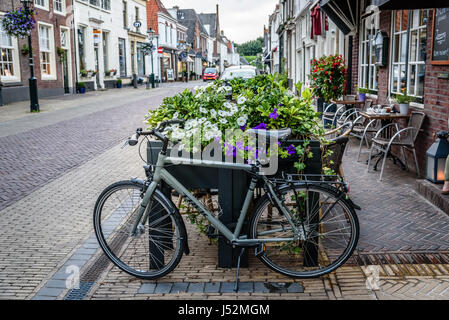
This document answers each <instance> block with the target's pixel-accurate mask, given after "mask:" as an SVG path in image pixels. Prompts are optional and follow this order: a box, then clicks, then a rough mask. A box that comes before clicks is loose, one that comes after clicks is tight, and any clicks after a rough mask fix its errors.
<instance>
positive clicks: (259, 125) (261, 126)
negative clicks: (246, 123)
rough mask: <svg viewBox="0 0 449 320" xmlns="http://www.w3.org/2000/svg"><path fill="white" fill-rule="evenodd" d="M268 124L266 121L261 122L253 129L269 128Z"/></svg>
mask: <svg viewBox="0 0 449 320" xmlns="http://www.w3.org/2000/svg"><path fill="white" fill-rule="evenodd" d="M267 128H268V126H267V125H266V124H265V123H263V122H262V123H259V124H258V125H257V126H255V127H254V128H253V129H264V130H267Z"/></svg>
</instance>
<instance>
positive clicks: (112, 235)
mask: <svg viewBox="0 0 449 320" xmlns="http://www.w3.org/2000/svg"><path fill="white" fill-rule="evenodd" d="M182 122H183V121H182V120H178V119H174V120H170V121H165V122H162V123H161V124H160V125H159V127H158V128H156V129H153V130H150V131H146V132H144V131H142V129H138V130H137V131H136V133H135V134H134V135H133V136H132V137H131V138H129V140H128V141H127V143H129V145H131V146H135V145H137V143H138V140H139V137H140V136H153V137H156V138H157V139H158V140H160V141H162V150H161V152H160V153H159V156H158V160H157V163H156V165H155V166H149V165H147V166H144V168H145V172H146V175H147V179H146V180H142V179H137V178H131V180H129V181H121V182H117V183H114V184H112V185H111V186H109V187H107V188H106V189H105V190H104V191H103V192H102V193H101V195H100V196H99V198H98V200H97V202H96V204H95V209H94V216H93V223H94V229H95V234H96V236H97V239H98V242H99V244H100V246H101V248H102V249H103V251H104V253H105V254H106V255H107V256H108V258H109V259H110V260H111V261H112V262H113V263H114V264H115V265H116V266H117V267H118V268H120V269H121V270H123V271H125V272H126V273H128V274H131V275H133V276H136V277H139V278H143V279H150V280H154V279H158V278H160V277H163V276H165V275H166V274H168V273H170V272H171V271H173V270H174V269H175V268H176V266H177V265H178V263H179V261H180V260H181V257H182V255H183V254H186V255H188V254H189V252H190V250H189V246H188V237H187V232H186V227H185V224H184V221H183V218H182V216H181V215H180V212H179V210H178V208H176V206H175V205H174V204H173V202H172V200H171V199H170V198H168V197H167V196H166V195H164V193H163V192H162V191H161V190H160V187H159V186H160V183H161V182H164V183H165V184H166V185H168V186H170V188H171V189H172V190H175V191H176V192H177V193H178V194H179V195H181V196H182V197H183V198H184V199H186V200H187V201H188V202H189V203H190V205H192V206H193V207H195V208H196V209H197V210H198V211H199V212H200V213H201V214H202V215H203V216H204V217H205V218H206V219H207V220H208V221H209V223H210V225H211V227H212V228H213V229H214V230H216V233H217V234H219V235H220V236H221V237H224V238H225V239H226V240H227V242H228V243H229V244H230V245H232V246H235V247H239V248H241V254H240V256H239V258H238V263H237V273H236V287H235V290H236V291H237V290H238V283H239V280H238V279H239V278H238V275H239V268H240V258H241V256H242V254H243V252H244V251H245V249H247V248H254V254H255V255H256V256H257V257H258V258H259V259H260V260H261V261H262V262H263V263H264V264H265V265H266V266H267V267H269V268H270V269H272V270H274V271H276V272H279V273H281V274H283V275H286V276H289V277H293V278H313V277H319V276H322V275H325V274H327V273H329V272H331V271H333V270H335V269H337V268H338V267H340V266H341V265H342V264H344V263H345V262H346V260H347V259H348V258H349V257H350V256H351V254H352V252H353V251H354V249H355V247H356V245H357V241H358V237H359V223H358V219H357V215H356V212H355V209H358V210H360V208H359V207H358V206H357V205H355V204H354V203H353V202H352V201H351V199H350V198H349V196H348V195H347V193H348V186H347V184H346V183H345V182H344V181H343V180H342V179H341V178H339V177H337V176H322V175H318V176H313V175H293V174H289V175H284V176H283V177H282V178H270V177H267V176H265V175H261V174H260V169H261V164H260V163H256V164H238V163H228V162H218V161H209V160H196V159H184V158H177V157H176V158H173V157H170V156H167V148H168V143H169V139H168V138H167V137H166V136H165V135H163V134H162V133H161V132H162V131H163V130H164V129H165V127H166V126H167V125H171V124H181V123H182ZM266 134H267V135H270V134H277V135H278V136H279V138H280V140H285V139H287V138H288V137H289V135H290V134H291V131H288V130H283V131H281V132H280V131H266ZM174 162H176V163H185V164H189V165H195V166H203V167H208V166H213V167H218V168H227V169H240V170H245V171H246V172H248V173H249V174H250V175H251V182H250V185H249V189H248V192H247V194H246V197H245V200H244V203H243V207H242V209H241V211H240V216H239V218H238V222H237V224H236V226H235V229H234V230H233V231H232V230H231V229H230V228H228V227H227V226H226V225H224V224H223V223H222V222H221V221H220V220H219V219H218V218H217V217H215V216H214V214H213V213H212V212H210V211H209V210H208V209H207V206H205V205H204V204H203V203H202V202H200V201H199V200H198V199H197V198H195V196H194V195H193V194H192V193H191V192H190V191H189V190H187V189H186V188H185V187H184V186H183V185H182V184H181V183H180V182H179V181H177V180H176V178H175V177H173V176H172V175H171V174H170V173H169V172H168V171H167V170H166V169H165V166H167V165H170V164H173V163H174ZM317 178H318V180H317ZM260 185H262V189H263V191H264V192H263V195H262V196H261V197H260V199H259V200H258V202H257V204H255V205H254V208H255V209H254V210H253V214H252V216H251V217H250V223H249V233H248V234H243V233H242V232H241V231H242V227H243V224H244V221H245V219H246V217H247V213H248V208H249V207H250V203H251V202H252V200H253V197H254V193H255V189H256V186H260ZM259 190H260V189H259Z"/></svg>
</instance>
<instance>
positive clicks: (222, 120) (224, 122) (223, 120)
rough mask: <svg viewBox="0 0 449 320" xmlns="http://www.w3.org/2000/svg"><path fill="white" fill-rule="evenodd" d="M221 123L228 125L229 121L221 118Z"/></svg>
mask: <svg viewBox="0 0 449 320" xmlns="http://www.w3.org/2000/svg"><path fill="white" fill-rule="evenodd" d="M220 122H221V123H223V124H226V123H228V120H226V119H225V118H221V119H220Z"/></svg>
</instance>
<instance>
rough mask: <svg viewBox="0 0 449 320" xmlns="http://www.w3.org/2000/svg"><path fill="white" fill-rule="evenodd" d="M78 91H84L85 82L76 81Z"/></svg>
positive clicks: (82, 92)
mask: <svg viewBox="0 0 449 320" xmlns="http://www.w3.org/2000/svg"><path fill="white" fill-rule="evenodd" d="M78 91H79V93H81V94H84V93H86V84H85V83H84V82H78Z"/></svg>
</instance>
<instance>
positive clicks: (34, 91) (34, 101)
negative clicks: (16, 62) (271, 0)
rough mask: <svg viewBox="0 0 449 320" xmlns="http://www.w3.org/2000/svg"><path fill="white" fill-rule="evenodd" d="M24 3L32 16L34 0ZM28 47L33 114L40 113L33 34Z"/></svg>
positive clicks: (22, 0) (24, 1)
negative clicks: (31, 6) (32, 42)
mask: <svg viewBox="0 0 449 320" xmlns="http://www.w3.org/2000/svg"><path fill="white" fill-rule="evenodd" d="M20 2H22V3H23V7H24V9H25V13H26V14H30V4H32V3H33V2H34V1H33V0H20ZM28 47H29V48H30V51H29V65H30V79H29V80H28V82H29V87H30V111H31V112H39V99H38V95H37V79H36V77H35V76H34V60H33V47H32V45H31V34H30V35H29V36H28Z"/></svg>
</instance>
